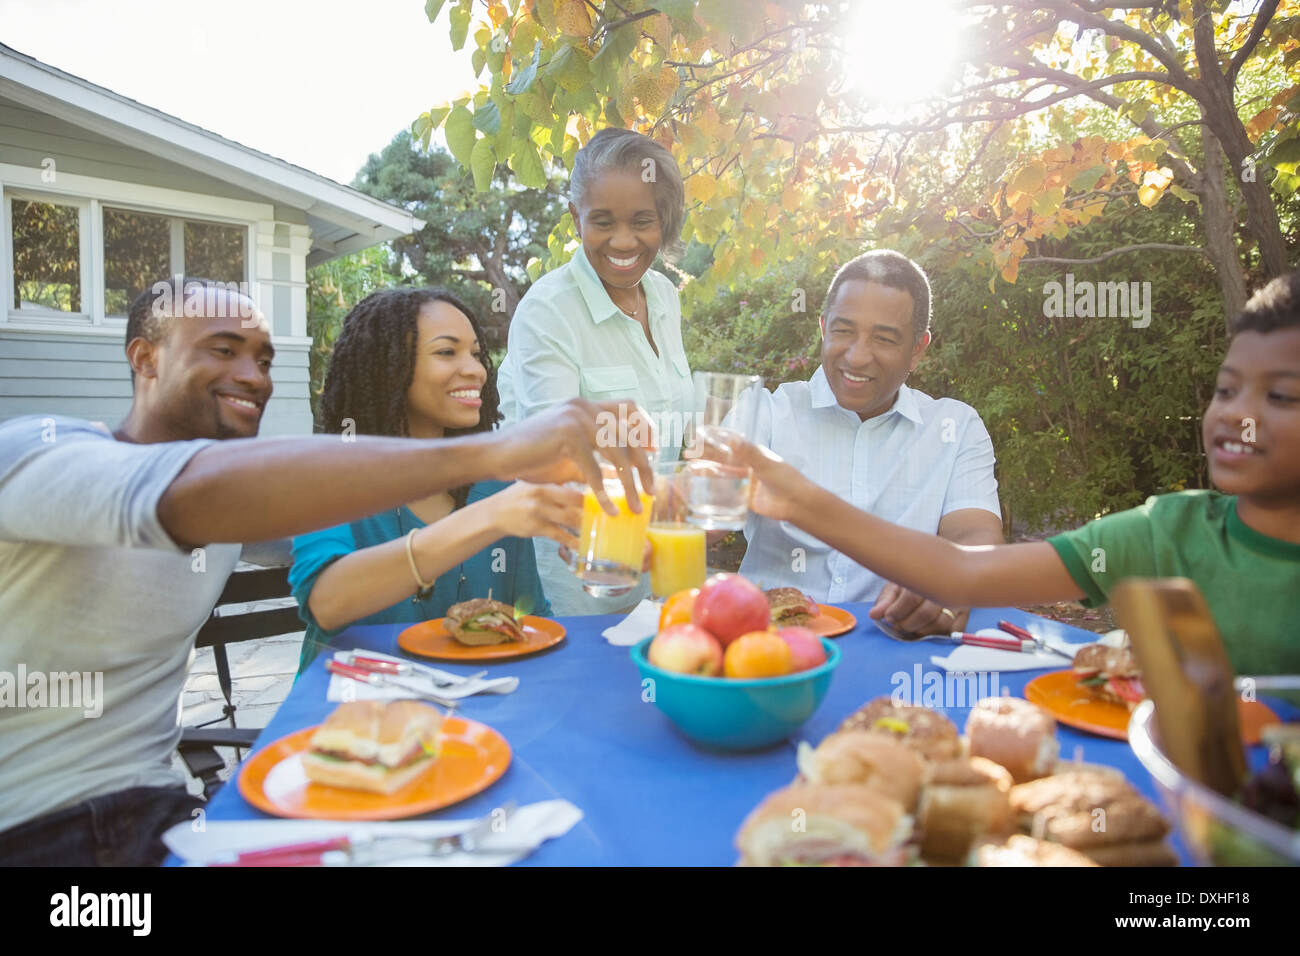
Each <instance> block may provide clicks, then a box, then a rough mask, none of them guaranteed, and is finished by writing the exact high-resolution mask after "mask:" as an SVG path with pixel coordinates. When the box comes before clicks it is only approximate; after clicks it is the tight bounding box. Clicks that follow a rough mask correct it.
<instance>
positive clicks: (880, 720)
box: [839, 697, 962, 761]
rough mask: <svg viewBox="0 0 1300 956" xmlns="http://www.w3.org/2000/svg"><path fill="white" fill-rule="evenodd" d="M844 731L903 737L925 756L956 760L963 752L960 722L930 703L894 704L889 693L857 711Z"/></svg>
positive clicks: (843, 724) (929, 758) (898, 738)
mask: <svg viewBox="0 0 1300 956" xmlns="http://www.w3.org/2000/svg"><path fill="white" fill-rule="evenodd" d="M839 729H840V730H841V731H845V730H865V731H868V732H870V733H878V734H885V735H887V736H891V737H894V738H895V739H897V740H901V741H902V742H903V743H904V744H906V745H907V746H909V747H911V748H912V749H913V750H915V751H916V752H917V753H919V754H920V755H921V756H922V757H924V758H925V759H926V760H934V761H938V760H953V759H955V758H957V757H960V756H961V755H962V746H961V737H960V735H959V734H958V733H957V725H956V724H954V723H953V722H952V721H951V720H949V719H948V718H947V717H946V716H944V715H943V714H941V713H939V712H938V711H934V710H930V709H929V708H928V707H912V706H910V705H908V704H895V703H894V702H893V701H892V700H891V699H890V698H889V697H877V698H876V699H875V700H873V701H870V702H869V703H867V704H864V705H863V706H862V707H860V708H859V709H858V710H856V711H854V712H853V713H852V714H850V715H849V716H848V717H847V718H845V720H844V723H842V724H840V728H839Z"/></svg>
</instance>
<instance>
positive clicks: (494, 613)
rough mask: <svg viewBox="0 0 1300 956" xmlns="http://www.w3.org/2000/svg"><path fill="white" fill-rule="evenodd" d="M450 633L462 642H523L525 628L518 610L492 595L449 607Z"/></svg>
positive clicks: (448, 627)
mask: <svg viewBox="0 0 1300 956" xmlns="http://www.w3.org/2000/svg"><path fill="white" fill-rule="evenodd" d="M446 627H447V631H448V633H450V634H451V636H452V637H454V638H455V639H456V640H458V641H460V643H462V644H471V645H479V644H504V643H506V642H507V641H522V640H523V639H524V631H523V628H521V627H520V626H519V622H518V621H516V620H515V609H514V608H513V607H511V606H510V605H509V604H503V603H501V602H500V601H493V600H492V599H491V598H475V599H474V600H472V601H462V602H461V603H460V604H453V605H452V606H451V607H449V608H447V620H446Z"/></svg>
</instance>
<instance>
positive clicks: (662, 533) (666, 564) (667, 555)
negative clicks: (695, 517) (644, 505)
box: [647, 461, 707, 598]
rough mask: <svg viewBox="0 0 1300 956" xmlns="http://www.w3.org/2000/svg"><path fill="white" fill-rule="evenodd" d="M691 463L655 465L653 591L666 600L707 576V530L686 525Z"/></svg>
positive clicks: (652, 556)
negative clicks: (705, 532) (705, 531)
mask: <svg viewBox="0 0 1300 956" xmlns="http://www.w3.org/2000/svg"><path fill="white" fill-rule="evenodd" d="M689 479H690V470H689V463H687V462H684V461H670V462H660V463H658V464H656V465H655V498H654V510H653V512H652V513H651V515H650V527H649V529H648V531H647V534H648V535H649V538H650V549H651V550H650V591H651V593H653V594H654V596H655V597H658V598H666V597H669V596H670V595H673V594H676V593H677V592H678V591H685V590H689V589H690V588H697V587H699V586H700V585H701V584H703V583H704V578H705V576H706V574H707V570H706V568H707V543H706V541H705V537H704V529H703V528H698V527H696V526H694V525H691V524H688V523H687V510H688V506H689V502H690V480H689Z"/></svg>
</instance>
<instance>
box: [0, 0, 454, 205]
mask: <svg viewBox="0 0 1300 956" xmlns="http://www.w3.org/2000/svg"><path fill="white" fill-rule="evenodd" d="M447 33H448V24H447V14H446V11H444V12H443V13H442V14H441V15H440V16H439V17H438V22H437V23H434V24H431V23H429V21H428V19H427V18H426V17H425V15H424V3H423V0H215V2H213V0H113V2H111V3H105V2H103V0H0V43H4V44H5V45H7V46H10V47H12V48H13V49H15V50H18V51H19V52H20V53H26V54H27V55H28V56H33V57H35V58H36V59H38V60H41V61H43V62H45V63H48V64H50V65H51V66H55V67H58V68H59V69H61V70H63V71H65V72H67V73H71V74H73V75H74V76H79V77H81V78H82V79H86V80H89V81H90V82H92V83H97V84H99V85H100V86H104V87H107V88H108V89H110V90H112V91H114V92H115V93H120V94H122V95H123V96H128V97H130V98H131V99H134V100H138V101H139V102H141V103H143V104H145V105H146V106H152V107H154V108H155V109H160V110H162V111H163V112H165V113H171V114H172V115H173V116H176V117H179V118H180V119H183V120H185V121H186V122H189V123H194V124H195V125H197V126H202V127H203V128H205V129H208V130H211V131H212V132H214V133H219V134H221V135H222V136H225V137H227V138H229V139H233V140H235V141H236V142H238V143H242V144H244V145H245V146H251V147H253V148H254V149H258V150H261V151H262V152H264V153H270V154H271V155H272V156H276V157H279V158H280V159H284V160H288V161H289V162H291V163H295V164H297V165H299V166H303V167H305V168H307V169H310V170H311V171H312V172H315V173H320V174H321V175H323V176H328V177H329V178H330V179H333V180H336V181H338V182H341V183H349V182H351V181H352V177H353V176H354V175H356V172H357V170H358V169H359V168H360V167H361V165H362V163H364V162H365V161H366V157H367V156H369V155H370V154H371V153H374V152H378V151H379V150H380V149H382V148H383V147H384V146H385V145H386V144H387V143H388V141H389V140H390V139H392V137H393V135H394V134H395V133H397V132H398V130H400V129H402V128H404V127H407V126H409V125H410V122H411V120H413V119H414V118H415V117H416V116H417V115H418V114H419V113H420V112H422V111H423V110H426V109H428V108H429V107H431V106H435V105H438V104H439V103H442V102H445V101H446V100H448V99H451V98H452V97H455V96H457V95H458V94H460V93H462V92H465V91H467V90H469V89H471V88H473V87H474V85H475V81H474V75H473V68H472V67H471V66H470V65H469V54H470V52H471V48H472V46H473V41H470V42H469V43H467V44H466V47H465V48H464V49H463V50H461V51H460V52H459V53H453V52H452V50H451V43H450V40H449V39H448V36H447Z"/></svg>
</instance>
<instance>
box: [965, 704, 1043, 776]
mask: <svg viewBox="0 0 1300 956" xmlns="http://www.w3.org/2000/svg"><path fill="white" fill-rule="evenodd" d="M966 737H967V740H968V742H969V746H970V755H971V756H972V757H987V758H988V759H989V760H992V761H993V762H994V763H997V764H1001V765H1002V766H1004V767H1006V768H1007V770H1009V771H1011V776H1012V777H1013V778H1014V779H1015V781H1016V783H1026V782H1028V781H1030V780H1036V779H1037V778H1039V777H1042V776H1044V775H1046V774H1049V773H1051V772H1052V768H1053V767H1055V766H1056V758H1057V755H1058V753H1059V752H1060V745H1059V744H1058V743H1057V740H1056V721H1055V720H1053V719H1052V717H1051V716H1050V715H1049V714H1048V713H1047V712H1046V711H1045V710H1043V709H1042V708H1041V707H1039V706H1037V705H1036V704H1031V703H1030V702H1029V701H1027V700H1021V699H1020V698H1018V697H986V698H984V699H983V700H981V701H980V702H979V703H977V704H976V705H975V706H974V708H972V710H971V712H970V717H969V718H968V719H967V721H966Z"/></svg>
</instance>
